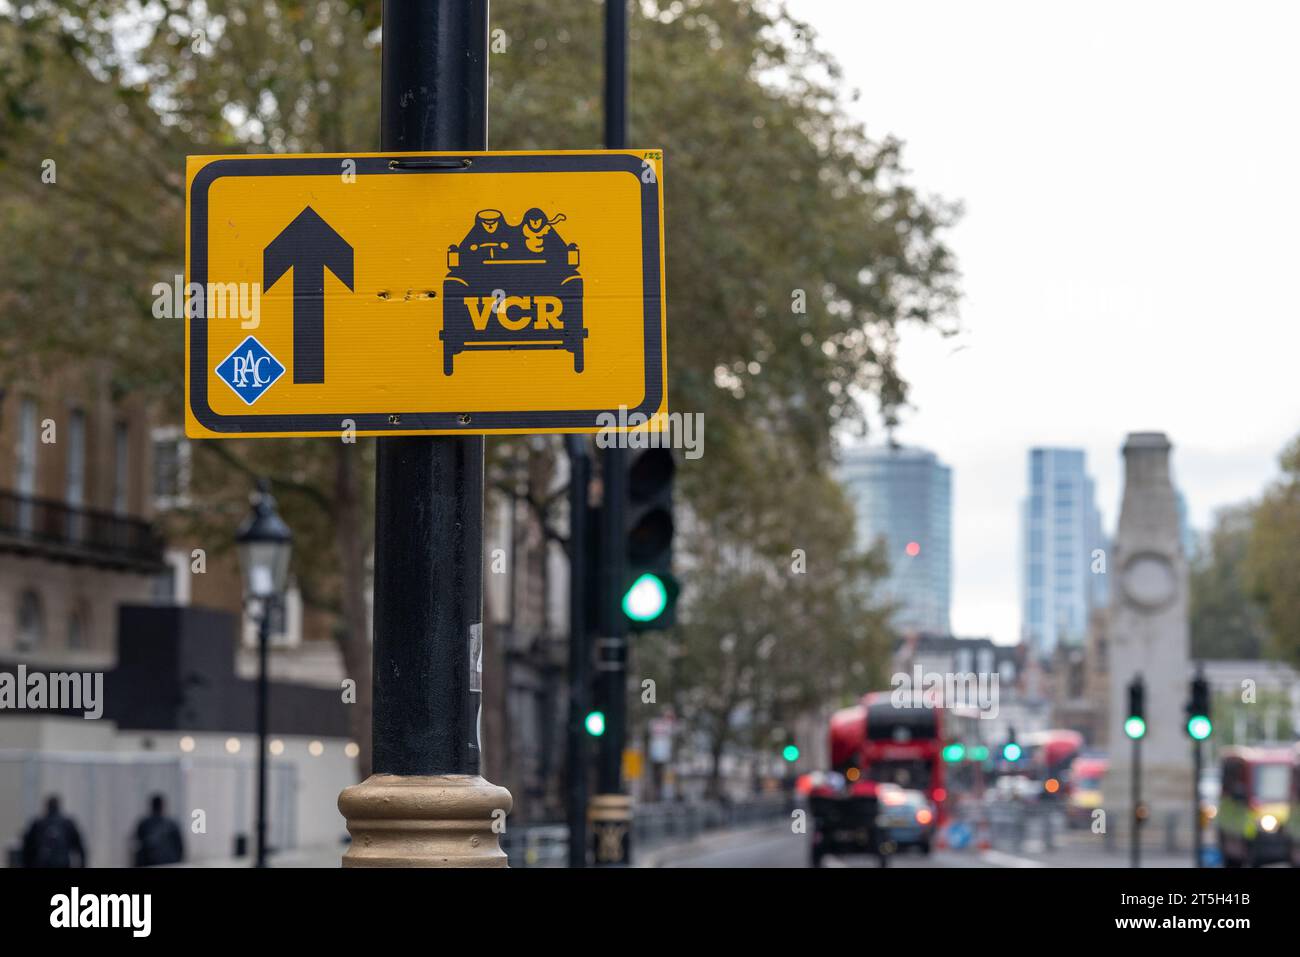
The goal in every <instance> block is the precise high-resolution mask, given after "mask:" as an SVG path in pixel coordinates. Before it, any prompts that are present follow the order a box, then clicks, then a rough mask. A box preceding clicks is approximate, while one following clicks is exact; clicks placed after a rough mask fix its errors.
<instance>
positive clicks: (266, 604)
mask: <svg viewBox="0 0 1300 957" xmlns="http://www.w3.org/2000/svg"><path fill="white" fill-rule="evenodd" d="M251 501H252V504H253V510H252V512H251V513H249V516H248V518H246V519H244V524H243V525H241V526H240V528H239V531H238V532H236V533H235V545H236V546H237V547H238V550H239V566H240V569H241V570H242V572H243V575H244V601H245V603H246V604H247V603H249V602H250V600H251V602H252V603H253V604H255V605H256V606H257V614H258V620H257V855H256V857H255V858H254V861H253V866H254V867H265V866H266V734H267V727H266V725H267V678H266V663H267V647H268V646H269V645H270V643H271V613H272V611H273V609H274V607H275V603H276V602H277V601H279V599H280V597H281V596H282V595H283V594H284V589H285V586H286V584H287V583H288V580H289V552H290V549H291V548H292V546H293V535H292V534H291V533H290V532H289V526H288V525H286V524H285V523H284V519H282V518H281V517H280V515H279V513H278V512H276V510H275V499H274V498H272V497H271V486H270V483H269V482H267V481H266V480H265V479H262V480H261V481H259V482H258V483H257V491H256V492H254V493H253V495H252V496H251Z"/></svg>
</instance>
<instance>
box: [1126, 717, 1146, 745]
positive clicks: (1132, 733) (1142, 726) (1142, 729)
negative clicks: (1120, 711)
mask: <svg viewBox="0 0 1300 957" xmlns="http://www.w3.org/2000/svg"><path fill="white" fill-rule="evenodd" d="M1124 733H1125V734H1127V735H1128V736H1129V737H1130V738H1132V739H1133V740H1134V741H1136V740H1137V739H1138V738H1144V737H1146V733H1147V723H1146V722H1145V721H1143V720H1142V719H1141V718H1139V717H1138V716H1137V715H1135V714H1134V715H1130V716H1129V718H1128V720H1126V721H1125V722H1124Z"/></svg>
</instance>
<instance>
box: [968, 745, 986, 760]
mask: <svg viewBox="0 0 1300 957" xmlns="http://www.w3.org/2000/svg"><path fill="white" fill-rule="evenodd" d="M970 756H971V760H973V761H987V760H988V759H989V749H988V748H986V747H984V745H982V744H977V745H975V747H973V748H971V749H970Z"/></svg>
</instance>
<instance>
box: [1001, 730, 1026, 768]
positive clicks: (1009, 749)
mask: <svg viewBox="0 0 1300 957" xmlns="http://www.w3.org/2000/svg"><path fill="white" fill-rule="evenodd" d="M1024 753H1025V752H1024V749H1023V748H1021V747H1020V743H1019V742H1018V741H1017V740H1016V729H1015V728H1008V729H1007V743H1006V744H1004V745H1002V760H1004V761H1010V762H1011V763H1012V764H1015V763H1016V762H1017V761H1019V760H1020V758H1021V756H1022V755H1023V754H1024Z"/></svg>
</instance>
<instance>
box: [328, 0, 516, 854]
mask: <svg viewBox="0 0 1300 957" xmlns="http://www.w3.org/2000/svg"><path fill="white" fill-rule="evenodd" d="M487 58H488V2H487V0H384V6H383V61H382V67H381V73H382V96H381V101H382V102H381V111H380V116H381V118H380V124H381V126H380V147H381V149H383V150H385V151H394V152H402V151H408V150H409V151H423V150H483V149H486V148H487ZM462 169H463V167H462V166H461V165H460V164H459V163H456V164H454V166H453V165H450V164H449V166H448V168H447V169H446V170H441V169H435V170H432V171H430V170H429V169H428V168H427V167H423V168H421V169H420V170H414V169H413V170H409V171H403V170H401V169H397V170H395V171H394V172H392V173H391V174H390V175H395V176H403V175H410V176H455V175H462V172H461V171H462ZM483 442H484V440H483V438H482V437H481V436H463V437H462V436H414V437H407V436H401V437H393V438H381V439H378V440H377V448H376V470H375V581H374V719H373V768H374V771H373V773H372V774H371V776H370V777H369V778H367V779H366V780H365V781H363V782H362V783H361V784H358V785H354V786H353V787H350V788H347V789H345V790H344V791H343V793H342V794H341V795H340V796H339V810H340V811H341V812H342V813H343V816H344V817H345V818H346V819H347V824H348V831H349V832H350V833H351V834H352V844H351V846H350V847H349V849H348V851H347V853H346V854H345V855H344V857H343V864H344V866H350V867H504V866H505V864H506V860H505V854H504V853H503V852H502V851H501V849H500V846H499V844H498V840H497V836H498V834H499V833H500V832H501V831H502V830H503V829H504V821H505V816H506V815H507V814H508V813H509V812H510V809H511V798H510V793H509V792H508V791H506V790H505V789H504V788H501V787H497V786H496V785H493V784H489V783H488V782H487V781H485V780H484V779H483V778H482V777H481V776H480V775H479V770H480V761H479V756H480V752H479V734H478V729H479V726H480V717H481V705H482V697H483V695H482V661H483V658H482V652H483Z"/></svg>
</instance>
